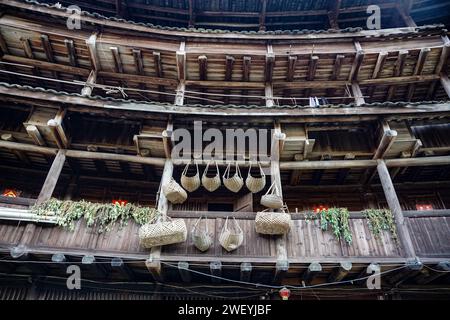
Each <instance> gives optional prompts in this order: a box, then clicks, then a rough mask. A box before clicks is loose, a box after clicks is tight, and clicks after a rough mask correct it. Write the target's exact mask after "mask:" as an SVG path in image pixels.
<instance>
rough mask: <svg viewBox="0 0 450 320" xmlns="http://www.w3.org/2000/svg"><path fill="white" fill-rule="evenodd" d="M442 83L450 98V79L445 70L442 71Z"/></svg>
mask: <svg viewBox="0 0 450 320" xmlns="http://www.w3.org/2000/svg"><path fill="white" fill-rule="evenodd" d="M441 85H442V87H443V88H444V90H445V93H447V97H449V98H450V80H449V78H448V75H447V74H446V73H444V72H441Z"/></svg>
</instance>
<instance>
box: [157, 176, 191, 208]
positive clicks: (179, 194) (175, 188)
mask: <svg viewBox="0 0 450 320" xmlns="http://www.w3.org/2000/svg"><path fill="white" fill-rule="evenodd" d="M162 190H163V193H164V195H165V196H166V198H167V200H169V201H170V202H171V203H173V204H180V203H183V202H185V201H186V199H187V193H186V191H185V190H184V189H183V188H182V187H181V186H180V185H179V184H178V183H177V182H176V181H175V180H174V179H173V178H170V181H169V182H168V183H166V184H164V185H163V186H162Z"/></svg>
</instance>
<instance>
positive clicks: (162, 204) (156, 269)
mask: <svg viewBox="0 0 450 320" xmlns="http://www.w3.org/2000/svg"><path fill="white" fill-rule="evenodd" d="M172 175H173V163H172V160H171V159H166V161H165V164H164V169H163V174H162V177H161V183H160V185H159V190H158V194H157V207H156V208H157V210H158V212H160V213H161V215H160V216H159V220H162V219H164V218H165V217H166V216H167V211H169V201H168V200H167V198H166V196H165V195H164V193H163V192H162V186H163V185H165V184H167V183H169V181H170V179H171V178H172ZM160 258H161V247H153V248H152V249H151V252H150V256H149V258H148V259H147V260H146V262H145V265H146V267H147V269H148V271H149V272H150V273H151V275H152V277H153V279H155V280H156V281H162V280H163V275H162V268H161V261H160Z"/></svg>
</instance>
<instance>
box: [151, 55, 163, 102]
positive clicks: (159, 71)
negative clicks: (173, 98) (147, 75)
mask: <svg viewBox="0 0 450 320" xmlns="http://www.w3.org/2000/svg"><path fill="white" fill-rule="evenodd" d="M153 64H154V66H155V75H156V77H158V78H163V77H164V72H163V66H162V62H161V53H160V52H157V51H153ZM158 91H160V92H164V86H161V85H160V86H158ZM165 100H166V97H165V96H164V95H163V94H160V95H159V101H165Z"/></svg>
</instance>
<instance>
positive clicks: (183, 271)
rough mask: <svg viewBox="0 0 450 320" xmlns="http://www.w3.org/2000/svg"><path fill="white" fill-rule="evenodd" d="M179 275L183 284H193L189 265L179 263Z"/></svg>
mask: <svg viewBox="0 0 450 320" xmlns="http://www.w3.org/2000/svg"><path fill="white" fill-rule="evenodd" d="M178 273H179V274H180V278H181V280H182V281H183V282H185V283H188V282H191V280H192V277H191V272H190V271H189V263H188V262H185V261H179V262H178Z"/></svg>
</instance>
